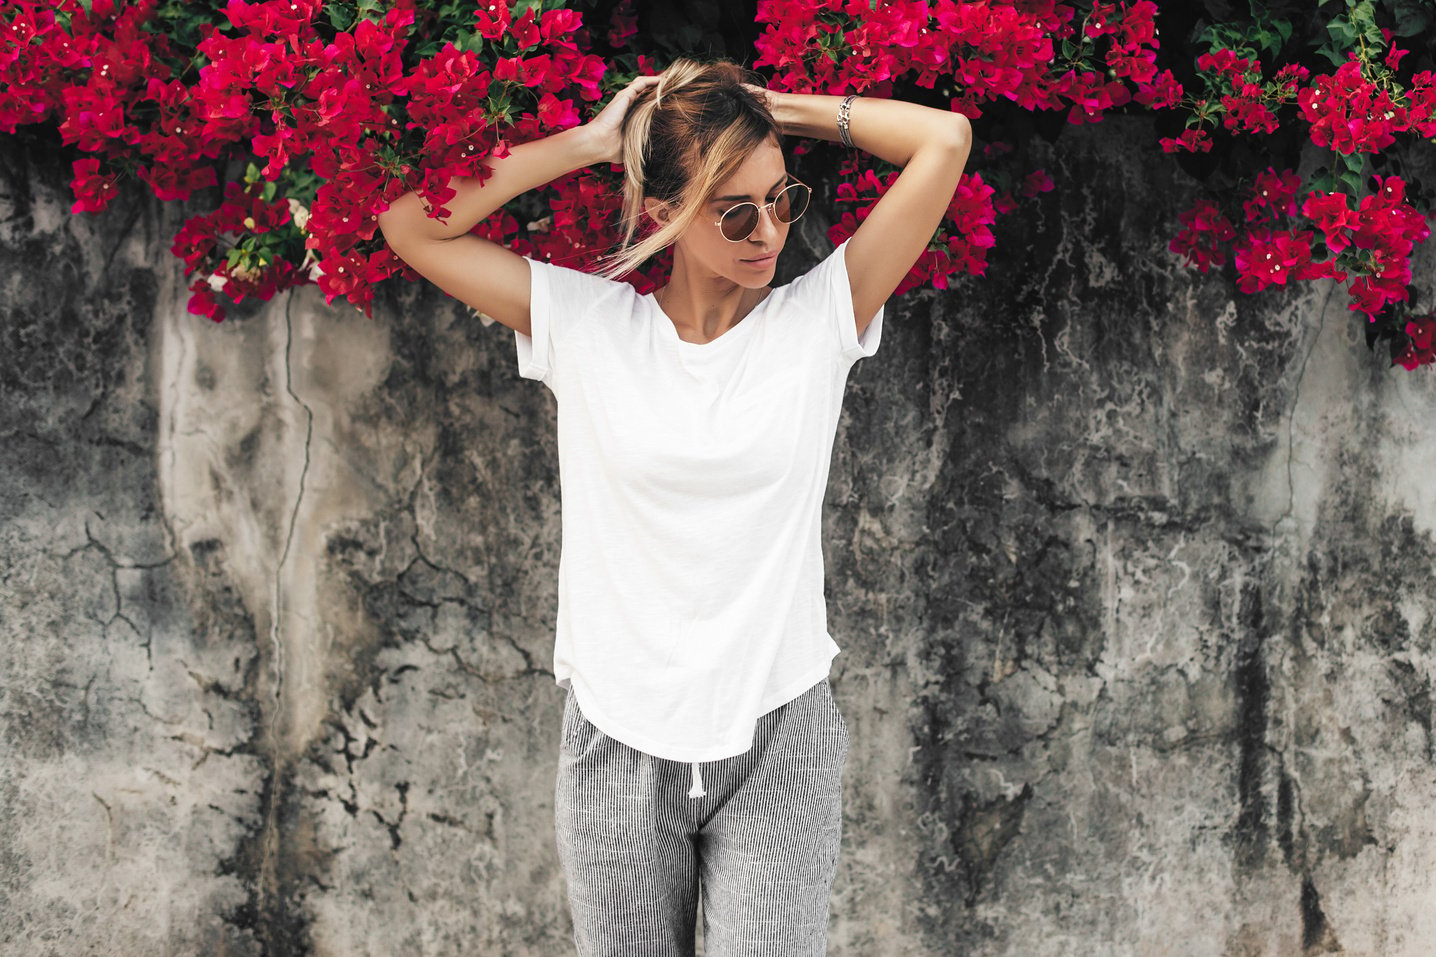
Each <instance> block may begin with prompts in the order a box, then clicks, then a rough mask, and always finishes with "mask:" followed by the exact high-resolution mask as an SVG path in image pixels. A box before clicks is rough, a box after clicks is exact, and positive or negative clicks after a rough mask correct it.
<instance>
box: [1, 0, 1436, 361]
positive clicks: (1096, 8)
mask: <svg viewBox="0 0 1436 957" xmlns="http://www.w3.org/2000/svg"><path fill="white" fill-rule="evenodd" d="M683 2H684V3H686V4H688V5H690V6H691V5H694V4H697V5H700V6H701V5H702V4H704V3H707V2H708V0H683ZM754 2H755V8H754V11H753V12H754V13H755V14H756V16H755V17H754V18H753V21H754V33H753V34H752V35H751V36H750V37H748V38H747V41H746V42H747V43H749V44H751V50H752V53H751V54H749V53H747V52H746V50H739V51H734V50H731V49H730V50H729V51H728V52H729V53H730V54H736V56H737V58H739V59H744V58H747V59H749V60H750V61H751V62H752V63H753V65H754V66H755V68H757V69H759V70H762V71H765V72H766V73H768V74H769V76H770V78H771V79H770V83H771V85H772V86H773V88H775V89H781V90H792V91H814V92H828V93H836V92H844V93H846V92H857V93H868V94H871V95H881V96H887V95H899V96H903V97H907V98H914V99H919V100H921V101H923V102H928V103H934V104H940V105H943V106H946V107H947V108H950V109H953V110H957V111H961V112H963V113H965V114H967V115H968V116H970V117H972V118H974V119H976V118H979V117H983V116H984V115H985V114H988V113H991V114H992V116H991V118H990V119H989V121H988V123H987V124H986V125H985V127H984V128H983V132H984V135H985V137H986V138H987V139H988V140H989V142H988V144H987V145H986V147H985V148H984V149H982V150H980V151H979V152H978V153H977V154H975V155H974V157H973V161H972V163H971V165H970V171H969V172H968V173H967V174H966V175H964V176H963V178H962V180H961V182H960V183H959V185H958V188H957V190H956V192H955V194H954V196H953V197H952V199H951V201H950V203H949V206H948V210H947V215H946V217H945V218H944V220H943V223H942V225H941V227H940V228H939V229H938V230H937V232H936V233H935V234H934V236H933V237H932V240H931V242H930V243H929V244H928V248H927V251H926V252H925V253H924V254H923V256H922V257H921V258H920V259H919V261H918V262H917V264H916V265H915V266H914V267H913V270H912V271H911V273H910V274H909V275H908V277H907V278H906V279H905V280H904V282H903V284H902V286H901V287H900V290H899V291H906V290H909V289H913V288H917V287H921V286H932V287H936V288H944V287H946V286H947V285H948V284H949V283H950V282H952V281H953V279H954V277H956V276H958V275H963V274H967V275H982V274H983V273H984V271H985V269H986V264H987V251H988V250H989V249H990V248H992V246H993V245H994V243H995V241H996V236H997V232H998V229H999V220H1000V218H1001V217H1003V216H1005V215H1011V214H1013V213H1014V211H1016V210H1019V209H1020V206H1021V203H1023V202H1025V201H1029V200H1031V199H1032V198H1034V197H1036V196H1037V195H1039V194H1040V193H1042V192H1045V191H1048V190H1051V189H1053V188H1054V186H1055V185H1056V184H1054V183H1053V181H1052V179H1051V177H1050V176H1049V175H1048V174H1047V172H1046V171H1044V170H1041V169H1031V168H1024V167H1023V165H1022V153H1021V149H1020V148H1019V147H1018V146H1014V145H1013V143H1014V142H1017V143H1019V144H1020V140H1021V137H1018V136H1013V137H1011V139H1010V140H1009V139H1007V138H1004V135H1003V129H1004V122H1005V121H1004V117H1007V118H1010V117H1012V116H1013V115H1019V116H1029V117H1033V118H1034V119H1035V120H1036V121H1037V122H1039V123H1046V124H1047V125H1048V127H1049V129H1050V128H1051V122H1049V121H1048V120H1047V119H1045V118H1047V117H1050V118H1051V120H1052V121H1055V122H1056V123H1057V124H1059V125H1077V124H1087V123H1096V122H1100V121H1101V120H1102V119H1103V118H1104V117H1105V116H1107V115H1109V114H1111V113H1112V112H1114V111H1133V110H1144V111H1153V112H1154V114H1155V115H1156V117H1157V124H1158V126H1159V128H1160V132H1159V133H1158V134H1157V135H1156V136H1154V142H1153V149H1154V150H1160V151H1164V152H1165V153H1167V154H1170V155H1171V156H1172V157H1173V158H1174V159H1175V160H1176V161H1178V162H1180V163H1182V164H1183V165H1184V167H1186V168H1187V169H1188V170H1189V171H1192V172H1195V173H1197V174H1198V175H1199V176H1203V177H1205V178H1207V179H1208V180H1209V181H1210V182H1211V184H1212V192H1211V195H1210V196H1207V197H1202V198H1199V199H1197V200H1196V201H1195V203H1194V205H1193V206H1192V207H1191V209H1189V210H1188V211H1187V212H1185V213H1184V214H1183V215H1182V216H1181V218H1180V219H1181V222H1180V227H1181V228H1180V230H1179V232H1178V233H1177V235H1176V236H1175V237H1174V238H1173V240H1172V242H1171V249H1172V251H1173V253H1175V254H1176V255H1177V256H1179V257H1181V259H1182V260H1184V261H1185V262H1187V263H1189V264H1190V265H1191V266H1192V267H1193V268H1196V269H1198V270H1201V271H1203V272H1206V271H1209V270H1212V269H1222V270H1227V269H1230V270H1231V272H1232V273H1233V275H1234V277H1235V280H1236V283H1237V286H1238V288H1239V289H1241V290H1242V291H1243V292H1245V293H1259V292H1261V291H1262V290H1264V289H1266V288H1268V287H1270V286H1284V285H1288V284H1290V283H1294V282H1302V281H1307V280H1314V279H1326V280H1333V281H1336V282H1339V283H1342V284H1344V285H1345V286H1346V288H1347V289H1348V291H1349V293H1350V301H1351V305H1352V308H1353V309H1354V310H1356V311H1358V312H1360V313H1361V314H1363V315H1364V316H1365V317H1367V320H1368V332H1369V341H1371V342H1376V341H1386V342H1387V343H1388V345H1389V348H1390V350H1391V352H1392V357H1393V360H1394V361H1396V362H1398V363H1399V364H1401V365H1403V366H1405V367H1408V368H1414V367H1416V366H1419V365H1425V364H1429V363H1431V362H1432V359H1433V349H1436V347H1433V344H1432V340H1433V335H1436V319H1433V317H1432V316H1431V315H1421V314H1417V313H1415V312H1414V311H1413V310H1414V309H1415V303H1414V302H1413V296H1412V290H1411V286H1410V283H1411V266H1410V260H1411V256H1412V254H1413V252H1414V250H1415V249H1416V247H1417V246H1418V245H1419V244H1421V243H1422V242H1424V241H1425V240H1426V239H1427V238H1428V236H1429V234H1430V231H1429V228H1428V225H1427V213H1428V212H1429V210H1430V209H1431V202H1430V198H1429V196H1428V195H1427V193H1426V191H1425V188H1424V187H1423V185H1422V184H1421V183H1420V182H1419V180H1418V178H1415V177H1413V176H1412V175H1411V174H1410V173H1409V171H1408V170H1407V169H1406V168H1405V165H1404V164H1405V159H1404V158H1405V156H1406V155H1407V154H1408V153H1409V151H1410V150H1412V149H1414V148H1417V147H1423V146H1425V145H1427V144H1429V142H1430V140H1431V139H1432V138H1433V137H1436V74H1433V67H1436V62H1433V56H1432V49H1431V47H1430V44H1429V43H1423V41H1422V37H1425V36H1427V35H1429V34H1430V33H1431V32H1432V28H1433V26H1436V23H1433V21H1436V17H1433V16H1432V13H1431V11H1430V9H1429V8H1430V5H1429V4H1420V3H1411V2H1409V0H1320V2H1319V4H1318V10H1319V15H1317V16H1314V17H1313V16H1308V15H1307V14H1309V13H1310V11H1308V10H1306V9H1305V7H1303V9H1302V14H1303V15H1302V16H1301V17H1295V16H1294V17H1293V18H1291V19H1282V18H1281V17H1279V16H1276V15H1274V14H1272V13H1270V12H1265V11H1266V9H1267V8H1261V9H1262V11H1263V12H1256V13H1252V14H1251V15H1250V16H1248V17H1245V18H1242V19H1239V20H1233V21H1231V22H1210V21H1208V20H1204V19H1198V14H1193V13H1192V12H1191V10H1192V9H1193V8H1195V9H1198V10H1200V9H1202V8H1203V5H1200V4H1196V5H1172V6H1170V7H1168V8H1166V9H1161V10H1159V8H1158V6H1157V4H1155V3H1153V2H1152V0H1114V2H1101V0H1072V2H1060V0H962V2H959V0H754ZM1253 9H1254V10H1255V9H1257V8H1255V7H1254V8H1253ZM645 16H650V13H649V12H646V9H645V8H640V7H637V6H635V4H634V3H633V0H390V2H380V0H197V2H187V3H176V2H160V0H132V2H123V0H60V2H58V3H55V2H51V3H36V2H29V0H9V2H7V3H6V4H4V5H3V7H0V37H2V38H0V130H4V131H7V132H14V131H15V130H16V129H17V128H18V127H20V126H21V125H24V124H36V123H47V124H52V125H53V126H54V127H55V128H57V129H58V131H59V134H60V136H61V137H62V138H63V140H64V141H65V142H66V143H67V144H70V145H71V146H72V147H73V148H74V149H75V150H76V151H77V154H78V158H77V159H76V160H75V161H74V168H73V186H74V191H75V203H74V210H75V211H76V212H99V211H101V210H103V209H104V208H105V207H106V206H107V205H108V204H109V203H110V202H111V201H112V200H113V199H114V197H115V196H116V195H117V194H118V191H119V190H120V188H121V183H122V182H123V181H125V180H127V179H134V180H138V181H140V182H142V183H144V184H145V186H146V187H147V188H148V189H150V190H151V191H152V192H153V193H154V194H155V195H156V196H158V197H160V198H162V199H190V200H191V201H192V202H195V201H198V200H200V199H201V198H208V197H212V198H213V200H212V202H213V207H212V208H211V209H209V211H207V212H201V213H199V214H197V215H195V216H193V217H191V218H190V219H189V221H187V222H186V223H185V224H184V226H183V228H182V229H181V230H180V232H179V234H178V235H177V236H176V237H175V239H174V243H173V250H174V252H175V254H176V255H178V256H179V257H181V258H182V260H183V261H184V264H185V269H186V272H187V274H188V275H189V276H190V278H191V283H192V284H191V287H190V289H191V300H190V308H191V310H192V311H194V312H196V313H199V314H202V315H207V316H210V317H212V318H215V319H219V318H222V317H223V315H224V310H225V306H226V304H228V303H231V302H238V301H241V300H243V299H244V298H245V297H256V298H260V299H263V298H268V297H270V296H273V295H274V294H275V293H277V292H279V291H281V290H284V289H287V288H290V287H292V286H295V285H298V284H302V283H317V284H318V286H319V288H320V289H321V290H322V291H323V293H324V295H325V297H326V299H328V300H329V301H333V300H335V299H339V298H342V299H345V300H347V301H349V302H351V303H353V304H355V305H357V306H359V307H361V308H364V309H366V310H367V308H368V307H369V303H370V301H371V299H372V297H373V288H374V286H375V284H377V283H379V282H381V281H382V280H384V279H386V278H390V277H395V276H400V277H406V278H416V277H415V276H414V274H413V273H412V271H410V270H409V269H408V268H407V267H406V266H405V265H404V264H403V263H402V262H401V261H400V260H398V259H397V258H396V257H395V256H394V255H393V254H392V253H391V252H390V251H389V250H388V248H387V247H386V246H385V245H384V243H383V238H382V236H381V235H379V234H378V232H377V215H378V213H379V212H380V211H382V209H383V208H384V207H385V205H386V204H387V203H388V202H389V201H391V200H393V199H394V198H395V197H397V196H398V195H400V194H402V193H403V192H405V191H407V190H409V189H419V190H421V191H422V192H423V193H424V195H425V196H426V198H427V199H428V200H429V202H430V203H431V204H432V205H433V207H434V209H435V215H445V214H446V212H447V211H446V210H445V209H444V203H445V202H446V201H447V200H448V199H449V198H451V196H452V193H451V192H450V191H449V190H448V187H447V183H448V181H449V179H450V178H451V177H452V176H455V175H482V174H483V170H484V168H485V167H484V164H485V161H486V160H487V159H489V158H491V157H496V156H502V155H504V153H505V152H506V151H507V150H508V149H509V147H510V146H511V145H512V144H514V143H518V142H522V141H524V140H527V139H531V138H534V137H539V136H544V135H547V134H549V133H551V132H555V131H558V130H562V129H566V128H568V127H572V126H575V125H577V124H580V123H582V122H584V121H586V120H587V119H588V118H589V117H591V116H592V115H593V114H594V113H595V112H596V111H597V110H598V109H599V108H600V107H601V106H602V104H603V103H604V102H605V101H606V99H607V98H608V96H610V95H611V94H612V92H613V91H615V90H617V89H619V88H621V87H622V86H623V85H624V84H625V83H626V82H627V81H628V80H629V79H631V78H632V76H634V75H635V74H637V73H639V72H653V71H656V70H658V69H661V67H662V65H663V64H664V62H666V59H667V58H668V57H669V56H671V55H672V53H673V51H675V50H676V49H678V48H680V47H682V46H683V45H684V44H685V42H686V43H687V44H688V45H689V46H691V37H689V38H688V39H687V40H686V41H684V40H682V38H674V37H665V36H664V35H663V34H662V31H661V29H660V30H657V31H655V30H640V29H639V27H640V25H641V21H642V20H643V19H644V18H645ZM654 22H656V21H652V20H651V17H650V22H649V26H650V27H651V26H652V25H653V23H654ZM1293 133H1295V135H1293ZM1302 143H1305V144H1306V146H1305V149H1302V148H1301V144H1302ZM1293 144H1295V145H1293ZM1237 145H1239V146H1240V148H1239V149H1238V148H1236V147H1237ZM837 175H838V177H839V180H840V182H838V183H837V184H836V186H835V187H834V188H835V198H836V201H837V208H838V212H839V217H838V220H837V222H836V223H835V224H834V225H833V226H832V228H831V230H830V237H831V238H832V239H833V240H834V241H841V240H842V239H844V238H846V237H847V236H849V235H851V234H852V232H853V231H854V230H855V229H856V228H857V224H858V223H859V222H861V221H862V219H863V218H864V217H865V216H866V215H867V213H868V211H869V210H871V209H872V207H873V205H874V204H875V203H876V201H877V199H878V198H879V197H880V196H881V195H882V194H883V193H884V192H885V191H886V190H887V189H888V188H889V186H890V185H891V183H892V182H893V180H894V178H895V176H896V175H897V171H896V170H895V169H893V168H891V167H888V166H885V165H884V164H881V163H877V162H874V161H871V160H870V159H868V158H866V157H858V156H856V155H854V156H850V157H848V158H847V159H846V160H845V161H844V162H842V163H841V164H840V165H839V166H838V167H837ZM616 185H617V179H616V177H615V175H614V173H613V172H612V171H610V170H607V169H590V170H585V171H582V172H580V173H578V174H575V175H572V176H568V177H565V178H564V179H562V180H560V181H559V182H556V183H554V184H551V185H550V186H549V187H547V188H546V189H544V190H542V191H540V192H539V193H538V194H536V195H530V196H526V197H520V198H519V199H518V200H515V201H514V202H512V203H510V204H508V206H507V207H506V208H505V209H503V210H501V211H500V212H499V213H496V214H495V215H494V216H492V217H490V219H489V220H488V221H486V222H484V223H480V224H479V225H478V226H476V227H475V231H476V232H479V233H481V234H483V235H486V236H489V237H491V238H495V239H498V240H501V241H503V242H505V243H507V244H509V245H511V246H512V247H514V248H515V249H517V250H518V251H520V252H523V253H525V254H527V255H531V256H536V257H539V258H545V259H550V260H553V261H558V262H563V263H566V264H571V265H576V266H579V267H586V266H588V265H590V264H592V263H593V262H594V261H595V260H596V258H597V257H598V256H599V255H600V254H602V253H603V252H605V251H608V250H609V249H611V248H612V246H613V244H614V243H615V242H616V239H617V233H616V230H615V228H614V219H615V216H616V212H617V210H616V206H617V201H616ZM654 275H656V273H655V272H654V271H653V270H651V269H650V270H649V271H648V272H640V273H637V274H635V275H634V276H632V277H631V278H630V281H632V282H634V283H635V284H636V285H638V286H640V287H643V288H647V287H649V286H651V285H652V281H653V279H652V277H653V276H654Z"/></svg>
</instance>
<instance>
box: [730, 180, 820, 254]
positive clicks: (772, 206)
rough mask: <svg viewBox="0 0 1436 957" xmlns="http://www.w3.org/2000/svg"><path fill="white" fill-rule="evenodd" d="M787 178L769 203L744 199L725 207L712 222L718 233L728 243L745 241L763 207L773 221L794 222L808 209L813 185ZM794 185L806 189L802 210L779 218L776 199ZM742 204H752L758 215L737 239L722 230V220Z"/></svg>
mask: <svg viewBox="0 0 1436 957" xmlns="http://www.w3.org/2000/svg"><path fill="white" fill-rule="evenodd" d="M788 180H789V182H788V185H786V186H784V187H783V188H782V189H780V190H778V195H777V196H774V197H773V201H772V202H770V203H755V202H753V201H752V200H747V199H745V200H744V201H743V202H741V203H734V204H733V205H732V206H729V207H728V208H727V209H725V210H723V215H721V216H719V217H718V218H717V219H716V220H714V222H713V225H714V226H717V227H718V235H720V236H722V237H723V238H724V239H727V240H728V242H730V243H741V242H745V241H747V239H748V237H749V236H752V235H753V233H755V232H756V231H757V229H758V223H759V221H761V220H762V218H763V211H764V210H765V209H766V210H767V211H768V215H769V216H772V217H773V222H775V223H782V224H783V225H784V226H789V225H791V224H793V223H796V222H797V221H798V220H799V219H801V218H802V216H803V213H806V212H807V211H808V204H809V203H811V202H812V201H813V187H811V186H809V185H808V184H807V183H804V182H802V181H801V180H797V179H794V178H793V177H791V176H789V177H788ZM795 186H801V187H802V188H803V189H805V190H807V191H808V193H807V199H806V201H805V202H804V203H803V209H802V212H800V213H798V215H797V216H794V217H793V218H792V219H789V220H782V219H779V218H778V211H777V208H776V207H777V205H778V201H779V200H780V199H781V198H782V196H783V194H784V193H786V192H787V191H788V190H790V189H792V188H793V187H795ZM744 206H752V207H753V208H755V209H756V210H757V211H758V216H757V218H755V219H754V220H753V228H752V229H750V230H748V231H747V232H746V233H744V234H743V235H742V236H739V237H738V238H737V239H732V238H730V237H729V236H728V234H727V233H725V232H724V231H723V220H725V219H727V218H728V214H729V213H731V212H733V210H735V209H742V208H743V207H744Z"/></svg>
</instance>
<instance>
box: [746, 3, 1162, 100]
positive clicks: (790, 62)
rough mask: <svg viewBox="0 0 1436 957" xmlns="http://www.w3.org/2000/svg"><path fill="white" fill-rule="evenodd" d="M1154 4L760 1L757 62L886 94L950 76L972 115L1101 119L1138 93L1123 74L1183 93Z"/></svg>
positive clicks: (1147, 87)
mask: <svg viewBox="0 0 1436 957" xmlns="http://www.w3.org/2000/svg"><path fill="white" fill-rule="evenodd" d="M1156 13H1157V7H1156V4H1155V3H1152V2H1151V0H1136V2H1124V3H1100V2H1099V3H1097V4H1095V5H1094V6H1093V8H1092V10H1091V12H1090V13H1089V14H1088V15H1087V17H1086V19H1085V20H1083V21H1082V22H1081V24H1077V23H1076V18H1075V11H1074V9H1073V8H1072V6H1070V5H1068V4H1064V3H1059V2H1057V0H1027V2H1023V3H1012V2H1002V0H969V2H958V0H934V2H926V0H896V2H891V3H880V4H876V5H873V4H871V3H868V2H866V0H760V2H759V4H758V22H759V23H763V24H767V29H766V31H765V32H764V34H763V35H762V36H761V37H760V38H759V39H758V42H757V48H758V52H759V57H758V59H757V61H756V63H755V65H756V66H771V67H774V68H775V69H776V74H777V76H776V85H777V86H778V88H779V89H786V90H794V91H798V92H822V93H843V92H850V91H856V92H863V91H871V92H873V93H875V94H878V95H883V94H885V93H887V92H888V91H889V90H890V89H891V86H892V83H893V81H894V80H897V79H899V78H904V77H912V78H913V80H914V81H915V82H916V83H917V84H918V85H920V86H927V87H931V86H933V85H934V84H935V83H936V81H937V80H938V78H940V77H951V78H952V79H953V80H954V81H955V83H956V86H957V88H958V89H959V90H960V91H961V92H960V93H959V94H958V95H957V96H956V97H955V98H954V99H953V101H952V108H953V109H954V110H956V111H958V112H961V113H964V114H966V115H968V116H970V117H973V118H976V117H978V116H981V115H982V109H981V106H980V104H982V103H987V102H992V101H994V100H1000V99H1006V100H1011V101H1013V102H1015V103H1017V104H1018V105H1019V106H1021V107H1023V108H1024V109H1029V110H1037V109H1047V110H1051V109H1067V110H1068V119H1069V120H1070V121H1071V122H1073V123H1086V122H1095V121H1096V120H1098V119H1100V118H1101V117H1102V115H1103V113H1104V112H1105V111H1107V110H1110V109H1112V108H1114V107H1117V106H1121V105H1122V104H1124V103H1127V102H1129V101H1130V100H1131V99H1132V98H1133V91H1132V90H1131V89H1130V88H1129V87H1128V85H1127V83H1128V82H1130V83H1132V84H1134V85H1135V86H1136V96H1137V98H1138V100H1139V101H1141V102H1143V103H1145V104H1147V105H1149V106H1151V107H1153V108H1158V109H1160V108H1163V107H1166V106H1170V105H1172V104H1173V103H1175V102H1176V100H1177V98H1179V97H1180V95H1181V87H1180V86H1179V85H1178V84H1177V83H1176V81H1175V80H1174V79H1173V78H1172V75H1171V73H1170V71H1164V72H1162V73H1161V74H1158V72H1157V67H1156V51H1157V33H1156ZM1074 38H1075V39H1077V40H1078V41H1079V44H1080V47H1081V49H1082V50H1083V51H1085V52H1084V54H1083V57H1082V58H1081V59H1078V60H1070V59H1068V60H1064V61H1062V62H1059V61H1058V58H1057V52H1056V51H1057V44H1059V43H1061V42H1062V41H1064V40H1069V39H1074ZM1099 41H1101V42H1100V43H1099ZM1099 48H1100V49H1105V52H1104V53H1101V54H1099V53H1098V52H1097V51H1098V50H1099Z"/></svg>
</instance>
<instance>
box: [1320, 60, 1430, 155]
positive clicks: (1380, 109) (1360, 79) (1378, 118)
mask: <svg viewBox="0 0 1436 957" xmlns="http://www.w3.org/2000/svg"><path fill="white" fill-rule="evenodd" d="M1297 103H1298V104H1299V105H1300V106H1301V115H1302V118H1303V119H1305V120H1306V121H1307V122H1308V123H1310V124H1311V139H1312V142H1314V143H1316V144H1317V145H1318V146H1329V147H1331V148H1332V149H1334V150H1336V151H1337V152H1338V153H1379V152H1380V151H1382V150H1384V149H1386V148H1387V147H1388V146H1390V145H1391V144H1392V143H1394V142H1395V141H1396V136H1395V134H1397V133H1401V132H1404V131H1406V130H1408V129H1410V128H1411V120H1410V116H1409V114H1408V111H1407V108H1406V107H1405V106H1404V105H1402V104H1400V103H1398V102H1397V101H1396V100H1395V99H1394V98H1393V97H1392V95H1391V93H1389V92H1388V91H1386V90H1383V89H1381V88H1379V87H1378V86H1376V84H1374V83H1372V82H1371V81H1370V80H1368V79H1367V78H1366V76H1365V74H1364V72H1363V71H1362V65H1361V62H1360V61H1359V60H1348V61H1347V62H1346V63H1344V64H1342V65H1341V67H1340V68H1339V69H1338V70H1337V71H1336V73H1335V74H1334V75H1332V76H1318V77H1316V78H1315V79H1314V80H1312V83H1311V86H1309V87H1307V88H1306V89H1304V90H1302V91H1301V92H1300V93H1299V94H1298V95H1297Z"/></svg>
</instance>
